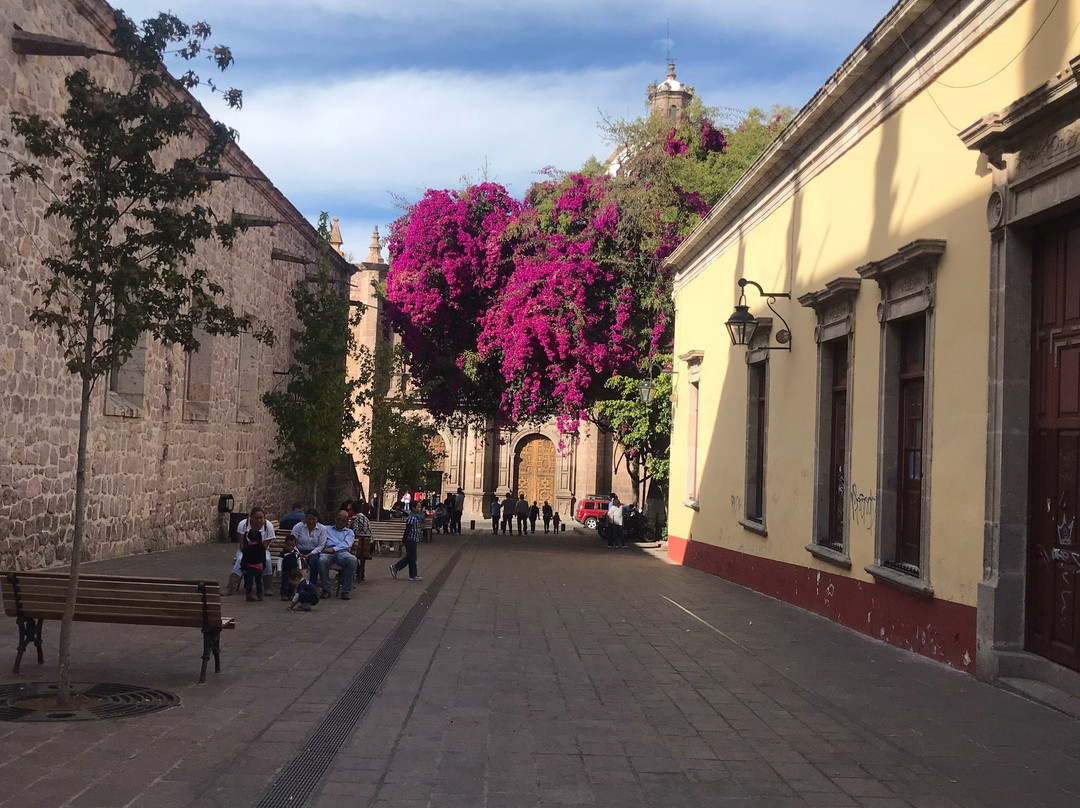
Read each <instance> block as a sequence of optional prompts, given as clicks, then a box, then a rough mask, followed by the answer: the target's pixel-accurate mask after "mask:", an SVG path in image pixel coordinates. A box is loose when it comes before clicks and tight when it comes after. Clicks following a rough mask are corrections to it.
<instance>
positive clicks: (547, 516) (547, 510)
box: [540, 499, 558, 533]
mask: <svg viewBox="0 0 1080 808" xmlns="http://www.w3.org/2000/svg"><path fill="white" fill-rule="evenodd" d="M540 510H541V512H542V513H543V514H544V532H545V533H547V532H548V527H549V526H550V525H551V516H552V511H551V503H549V502H548V501H547V500H546V499H545V500H544V507H543V508H541V509H540ZM556 529H558V528H556Z"/></svg>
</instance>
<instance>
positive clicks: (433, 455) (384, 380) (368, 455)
mask: <svg viewBox="0 0 1080 808" xmlns="http://www.w3.org/2000/svg"><path fill="white" fill-rule="evenodd" d="M360 353H361V356H362V359H361V362H360V367H361V370H360V382H359V385H358V387H359V390H358V393H357V397H356V401H357V404H358V405H361V406H362V405H364V404H367V405H368V406H369V407H370V410H371V424H370V429H369V430H368V432H367V436H366V440H362V441H361V450H362V451H363V452H364V454H365V462H364V473H365V474H367V475H368V476H369V477H370V479H371V492H370V493H376V492H379V491H382V490H384V489H385V488H386V486H388V485H392V486H394V487H395V488H397V489H398V490H407V491H417V490H424V489H426V488H427V475H428V473H429V472H430V471H431V470H433V469H436V468H438V467H439V464H440V461H441V460H442V458H443V457H444V456H445V455H443V454H441V453H438V452H433V451H432V450H431V444H432V441H433V440H434V438H435V437H436V436H437V435H438V434H439V433H438V429H437V428H436V427H435V425H434V424H433V423H432V422H431V420H430V419H428V418H425V417H423V416H421V415H420V414H419V413H418V412H417V410H416V408H417V406H418V403H417V402H418V398H417V391H416V390H415V389H414V390H412V391H411V393H409V392H407V391H409V388H410V383H409V376H408V371H407V368H408V366H409V362H408V355H407V354H406V352H405V350H404V349H403V348H402V347H401V346H400V345H392V344H390V343H388V342H380V343H379V344H377V345H376V346H375V348H374V349H370V348H366V347H364V348H361V349H360Z"/></svg>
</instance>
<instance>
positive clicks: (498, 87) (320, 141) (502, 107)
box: [213, 68, 643, 199]
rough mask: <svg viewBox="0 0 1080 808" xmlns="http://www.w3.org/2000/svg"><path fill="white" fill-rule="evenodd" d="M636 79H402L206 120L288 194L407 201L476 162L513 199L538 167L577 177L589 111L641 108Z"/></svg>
mask: <svg viewBox="0 0 1080 808" xmlns="http://www.w3.org/2000/svg"><path fill="white" fill-rule="evenodd" d="M641 75H642V73H641V69H640V68H639V69H624V70H617V71H592V72H587V73H584V74H575V75H568V74H518V75H508V76H500V77H490V76H485V75H474V74H468V73H464V72H448V71H407V72H399V73H387V74H384V75H380V76H370V77H369V76H365V77H356V78H353V79H351V80H349V81H339V82H336V83H333V84H327V85H321V86H320V85H313V84H294V85H291V86H280V85H279V86H271V87H262V88H259V89H257V90H255V91H253V92H249V93H248V94H247V95H246V98H245V103H244V109H243V110H242V111H241V112H240V113H238V114H226V113H224V112H223V111H221V110H213V112H214V114H218V115H220V116H221V117H222V118H223V119H224V120H226V121H227V122H228V123H229V124H230V125H232V126H235V127H236V128H237V129H238V130H239V132H240V145H241V147H242V148H243V149H244V150H245V151H246V152H247V153H248V154H249V155H250V156H251V157H252V158H253V159H254V160H255V161H256V163H258V164H259V166H260V168H262V169H263V171H265V172H266V173H267V175H268V176H269V177H270V178H271V179H272V180H273V181H274V182H275V183H276V184H277V185H278V186H279V187H280V188H282V189H283V190H285V191H286V193H289V194H295V193H303V194H304V195H305V196H307V195H309V194H311V193H313V192H320V191H321V192H324V193H330V194H333V195H335V196H339V195H341V194H345V193H349V194H364V195H370V194H371V193H372V192H373V191H374V192H376V193H378V194H385V192H386V191H388V190H392V191H395V192H397V193H400V194H403V195H405V196H407V197H410V198H412V199H415V198H417V197H418V196H419V195H420V193H422V191H423V189H425V188H428V187H434V188H456V187H458V186H459V185H460V184H461V177H462V175H463V174H470V175H473V176H475V175H477V174H478V172H479V171H480V170H481V169H482V168H483V167H484V166H485V164H486V165H487V166H488V169H489V172H490V174H491V176H492V178H493V179H494V180H496V181H498V182H501V183H503V184H504V185H507V186H508V187H509V188H510V190H511V191H512V192H513V193H515V194H520V193H521V192H523V191H524V190H525V188H526V187H527V186H528V184H529V183H531V182H532V181H533V180H534V179H535V172H536V171H537V170H539V169H541V168H543V167H544V166H546V165H549V164H550V165H555V166H556V167H559V168H564V169H575V168H577V167H579V166H580V165H581V163H582V162H583V161H584V160H585V159H586V158H588V157H589V156H590V155H592V154H596V155H598V156H600V157H603V156H604V153H605V152H606V146H605V144H604V142H603V139H602V135H601V133H600V132H599V130H598V128H597V121H598V118H599V114H598V111H597V107H598V106H601V107H602V106H605V105H607V106H610V105H611V104H617V103H624V102H625V99H627V98H634V97H638V98H642V95H643V94H642V88H641V87H640V86H639V85H640V83H641V80H640V76H641ZM642 100H643V99H642ZM640 111H641V110H640V108H639V109H637V110H634V113H635V114H637V113H638V112H640Z"/></svg>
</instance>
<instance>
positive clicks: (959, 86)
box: [904, 0, 1080, 90]
mask: <svg viewBox="0 0 1080 808" xmlns="http://www.w3.org/2000/svg"><path fill="white" fill-rule="evenodd" d="M1059 5H1061V0H1054V5H1052V6H1051V7H1050V10H1049V11H1048V12H1046V17H1045V18H1044V19H1043V21H1042V22H1041V23H1039V27H1038V28H1036V29H1035V33H1033V34H1032V35H1031V38H1030V39H1029V40H1028V41H1027V42H1025V43H1024V47H1022V48H1020V51H1019V52H1018V53H1017V54H1016V56H1014V57H1013V58H1011V59H1010V60H1009V61H1007V62H1006V63H1005V64H1004V65H1002V66H1001V68H1000V69H999V70H997V71H996V72H994V73H991V74H990V75H989V76H987V77H986V78H985V79H983V80H982V81H977V82H975V83H974V84H946V83H945V82H943V81H938V82H937V83H938V84H940V85H941V86H942V87H947V88H948V89H950V90H971V89H973V88H975V87H980V86H982V85H983V84H986V82H988V81H991V80H992V79H995V78H997V77H998V76H1000V75H1001V74H1002V73H1003V72H1005V70H1006V69H1007V68H1008V67H1009V65H1011V64H1012V63H1013V62H1015V61H1016V60H1017V59H1019V58H1020V57H1021V56H1023V55H1024V51H1026V50H1027V49H1028V48H1029V47H1031V43H1032V42H1034V41H1035V37H1037V36H1038V35H1039V33H1040V32H1041V31H1042V29H1043V28H1045V27H1046V24H1047V23H1048V22H1050V18H1051V17H1052V16H1054V12H1055V11H1057V7H1058V6H1059ZM1077 27H1080V26H1077ZM1075 33H1076V28H1073V30H1072V34H1069V39H1072V35H1073V34H1075ZM904 44H905V45H907V42H905V43H904ZM908 50H909V51H910V50H911V48H908ZM912 55H913V56H914V54H912Z"/></svg>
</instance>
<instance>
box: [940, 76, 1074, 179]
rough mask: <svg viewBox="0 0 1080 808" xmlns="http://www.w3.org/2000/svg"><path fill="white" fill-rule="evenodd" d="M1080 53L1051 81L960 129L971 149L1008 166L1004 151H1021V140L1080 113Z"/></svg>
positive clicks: (1049, 128) (995, 163) (961, 135)
mask: <svg viewBox="0 0 1080 808" xmlns="http://www.w3.org/2000/svg"><path fill="white" fill-rule="evenodd" d="M1078 74H1080V56H1074V57H1073V58H1072V59H1071V60H1070V61H1069V68H1068V69H1067V70H1062V71H1061V72H1060V73H1058V74H1057V75H1056V76H1054V77H1053V78H1052V79H1050V80H1049V81H1047V82H1045V83H1043V84H1042V85H1040V86H1039V87H1037V88H1035V89H1034V90H1032V91H1031V92H1030V93H1028V94H1027V95H1025V96H1023V97H1021V98H1019V99H1017V100H1016V101H1014V102H1013V103H1012V104H1009V106H1007V107H1005V109H1003V110H1000V111H999V112H991V113H990V114H989V115H985V116H984V117H983V118H982V119H981V120H978V121H976V122H975V123H973V124H972V125H971V126H969V127H967V128H966V129H964V130H962V131H961V132H959V134H958V137H959V138H960V140H961V141H963V143H964V145H965V146H967V147H968V148H969V149H973V150H976V151H980V152H982V153H983V154H985V155H986V158H987V160H989V162H990V164H991V165H992V166H994V167H995V168H998V169H1003V168H1005V160H1004V155H1005V154H1007V153H1009V152H1015V151H1017V150H1018V149H1019V148H1020V146H1021V144H1022V143H1023V142H1026V141H1030V140H1031V138H1032V137H1033V136H1035V135H1037V134H1039V133H1040V132H1042V131H1049V130H1052V129H1054V128H1056V127H1057V126H1059V125H1061V124H1062V123H1065V122H1068V123H1071V122H1072V121H1074V120H1076V119H1077V118H1078V117H1080V75H1078Z"/></svg>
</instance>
